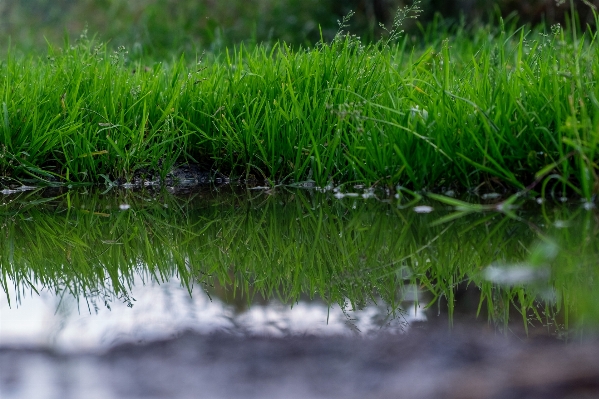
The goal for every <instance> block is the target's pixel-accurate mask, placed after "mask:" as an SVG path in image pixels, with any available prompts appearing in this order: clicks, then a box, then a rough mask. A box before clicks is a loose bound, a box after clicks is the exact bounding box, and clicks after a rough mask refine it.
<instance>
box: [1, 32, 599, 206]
mask: <svg viewBox="0 0 599 399" xmlns="http://www.w3.org/2000/svg"><path fill="white" fill-rule="evenodd" d="M395 29H396V30H395V31H394V32H395V33H397V35H398V36H396V39H397V40H387V39H385V40H381V41H379V42H378V43H375V44H370V45H365V44H363V43H362V42H361V41H360V40H359V39H358V38H356V37H353V36H349V35H346V34H344V33H343V32H340V33H339V34H338V35H337V36H336V38H335V40H333V42H331V43H321V44H320V45H318V46H316V47H314V48H309V49H302V48H295V49H292V48H290V47H288V46H286V45H285V44H284V43H277V44H275V45H272V46H271V45H257V46H254V47H251V48H248V47H245V46H243V45H240V46H237V47H235V48H231V49H228V50H226V51H224V52H222V53H218V54H212V53H210V54H204V55H201V56H198V57H196V58H194V57H191V56H189V55H187V56H184V55H181V56H180V57H179V58H176V59H173V61H172V62H157V63H153V64H144V63H141V62H132V61H129V59H128V52H127V49H125V48H123V47H120V48H118V49H116V50H115V51H112V50H111V49H109V48H108V47H107V46H106V45H102V44H98V43H95V42H94V41H93V40H89V39H88V38H87V37H86V36H85V35H82V37H81V38H80V40H78V41H77V42H76V43H74V44H69V43H65V45H64V47H62V48H54V47H50V48H49V50H48V54H47V56H46V55H44V56H39V55H26V56H16V55H15V54H16V53H17V52H18V51H17V49H13V50H12V51H11V53H9V55H8V56H7V58H6V59H5V60H3V61H2V62H0V74H1V76H2V80H1V81H0V92H2V93H3V95H2V98H1V99H0V103H1V104H0V105H1V107H2V109H1V112H0V119H1V123H0V132H1V134H0V137H2V145H1V147H0V175H2V176H4V177H5V179H4V181H5V182H6V181H15V180H17V181H21V182H31V181H38V182H51V183H61V184H62V183H68V184H75V183H82V182H104V181H105V180H106V179H108V180H110V181H114V180H116V179H121V180H125V181H130V180H131V179H133V177H134V176H136V173H137V175H139V171H143V170H147V171H149V172H148V173H150V174H152V175H156V174H157V175H161V176H162V177H165V176H166V174H168V172H169V171H170V170H171V169H172V167H173V165H176V164H180V163H182V162H189V163H192V164H196V165H202V166H203V167H204V168H205V170H207V171H209V170H213V171H216V170H217V171H219V172H220V173H223V174H225V175H227V176H231V177H232V178H236V177H243V178H251V177H257V178H260V179H265V180H267V181H270V182H281V181H285V182H301V181H306V180H313V181H315V182H316V184H317V185H320V186H325V185H327V184H328V183H329V182H331V181H333V182H335V183H340V182H360V183H363V184H367V185H372V184H379V185H386V186H389V187H395V186H396V185H401V186H405V187H410V188H413V189H418V190H420V189H434V188H438V187H448V188H457V189H471V188H473V187H477V186H479V185H485V186H488V187H489V188H490V189H495V190H497V189H504V190H512V191H517V190H522V189H524V188H525V187H527V186H529V185H531V184H535V190H537V191H538V192H542V191H545V190H555V191H559V192H565V191H570V192H574V193H575V194H576V195H578V196H580V197H584V198H587V199H591V198H592V196H593V195H594V194H596V193H597V192H598V191H599V177H598V173H599V167H598V162H597V160H598V157H599V155H598V146H599V101H598V100H597V99H598V98H599V87H598V86H597V81H598V75H599V61H598V60H599V44H598V43H597V40H596V39H597V32H596V31H591V30H587V31H585V32H576V31H570V30H565V29H562V28H560V27H559V26H554V27H551V28H550V29H549V28H546V29H544V28H542V27H539V28H535V29H533V30H530V29H527V28H525V27H517V26H515V25H513V26H503V25H500V26H499V27H497V28H493V27H488V26H487V27H479V28H473V29H463V28H458V29H455V30H452V31H447V30H445V31H433V30H431V31H429V32H425V34H424V35H423V39H422V40H423V42H421V43H415V42H414V38H411V37H402V36H399V32H400V31H399V25H397V26H396V27H395ZM431 29H433V28H431ZM392 33H393V32H392ZM3 184H4V183H3Z"/></svg>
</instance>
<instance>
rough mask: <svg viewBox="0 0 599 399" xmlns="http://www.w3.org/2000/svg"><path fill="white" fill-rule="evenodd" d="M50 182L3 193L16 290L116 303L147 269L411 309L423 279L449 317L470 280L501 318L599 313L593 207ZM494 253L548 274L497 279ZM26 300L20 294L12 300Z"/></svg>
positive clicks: (6, 257) (1, 266)
mask: <svg viewBox="0 0 599 399" xmlns="http://www.w3.org/2000/svg"><path fill="white" fill-rule="evenodd" d="M55 193H56V192H55ZM48 194H49V193H45V194H43V195H41V196H40V195H39V194H38V193H22V194H19V195H13V196H11V197H5V199H4V202H5V203H4V205H2V206H0V225H1V226H2V232H3V238H2V240H0V273H1V275H0V286H1V287H2V289H3V290H4V291H5V292H6V295H8V291H9V290H8V285H9V284H10V285H13V284H14V285H15V287H16V290H15V291H16V292H18V293H19V295H29V294H28V292H29V293H32V291H31V290H32V288H33V289H39V288H40V287H41V288H43V289H44V290H47V291H49V292H52V293H55V294H56V295H58V296H62V295H65V294H69V295H73V296H75V297H76V298H79V299H80V300H81V303H82V304H84V303H85V301H89V302H88V303H90V302H94V300H95V301H97V302H98V303H100V304H102V303H104V301H107V303H108V304H109V303H110V302H111V301H117V300H121V301H122V300H129V298H130V296H131V294H130V292H131V285H132V284H133V281H134V279H135V278H136V277H140V279H141V281H144V282H147V281H157V282H159V283H160V282H163V281H167V280H169V279H170V278H172V277H173V276H177V277H178V278H179V279H180V280H181V283H182V284H183V285H184V286H185V287H187V288H188V289H189V291H190V293H191V292H192V291H193V294H194V295H203V293H202V292H201V290H202V289H205V290H207V291H208V292H209V294H210V295H217V294H218V292H216V291H215V290H214V289H213V287H215V286H220V287H227V288H228V289H230V290H233V291H234V292H237V294H241V295H248V297H249V298H250V299H251V298H252V296H253V295H261V296H262V297H264V298H277V299H281V300H282V301H284V302H286V303H288V304H291V305H292V304H294V303H295V302H296V301H298V300H299V299H300V297H301V296H303V297H310V298H313V297H319V298H322V299H323V300H324V301H326V302H327V303H329V304H335V303H337V304H339V305H340V306H341V307H342V308H344V309H346V310H348V311H350V310H352V309H357V308H360V307H361V306H363V305H365V304H367V303H368V302H369V301H371V300H375V301H382V303H384V304H386V305H387V306H388V308H389V311H390V314H391V313H395V314H396V315H400V314H401V310H400V307H401V305H402V301H403V300H405V299H406V298H405V295H407V294H406V289H408V288H409V287H412V286H416V287H418V288H419V290H420V291H421V292H422V293H423V296H422V298H423V301H424V303H421V305H424V306H429V307H430V308H431V310H430V311H431V313H432V314H435V313H436V312H437V308H438V306H443V307H445V306H446V307H447V308H448V313H449V315H450V317H451V316H452V315H453V312H454V307H455V306H457V305H459V304H460V300H459V299H457V298H456V296H455V294H456V292H457V291H458V287H462V288H463V287H464V285H470V286H472V287H473V288H474V289H475V290H476V289H478V290H479V292H480V302H479V303H478V314H479V317H481V318H483V319H484V318H488V320H489V322H492V323H495V324H496V325H497V326H498V327H500V328H504V327H506V326H508V323H523V324H524V326H525V327H526V328H528V327H529V326H537V327H538V326H545V327H546V328H547V329H548V330H549V331H550V332H552V333H557V334H564V333H567V332H568V331H570V329H574V327H581V326H583V325H584V326H589V327H590V326H593V327H596V326H597V325H598V324H599V308H598V307H597V301H598V299H599V298H598V295H599V291H598V290H597V287H596V285H597V283H596V282H597V278H598V276H597V273H598V272H599V269H598V268H597V267H596V266H597V258H598V256H599V246H598V244H599V240H597V231H598V229H597V227H598V225H597V220H596V218H595V217H594V215H593V213H591V212H587V211H584V210H583V209H582V208H578V209H566V208H564V207H561V208H558V209H553V208H543V209H544V212H545V213H544V214H542V213H539V212H534V213H531V212H529V211H526V210H525V209H520V210H515V211H514V215H513V217H506V216H504V215H501V214H499V213H497V212H490V213H486V214H482V215H480V214H479V215H475V214H469V215H465V216H463V217H462V218H458V219H454V220H452V221H450V222H448V223H444V224H434V222H435V221H436V220H438V219H439V218H442V217H443V216H444V215H445V213H444V212H443V211H441V210H440V209H441V208H442V205H441V204H439V203H434V204H432V205H434V206H435V208H437V211H436V212H433V213H431V214H426V215H422V214H417V213H416V212H413V210H412V209H410V208H407V209H405V208H403V207H402V206H400V203H398V202H390V203H383V202H378V201H375V200H362V199H357V198H345V199H343V200H337V199H335V198H333V196H331V195H330V194H329V195H327V194H319V193H312V192H308V191H302V190H281V191H280V192H279V193H278V194H277V195H265V194H263V193H254V195H255V197H253V198H252V197H250V198H248V197H247V196H246V195H240V194H237V195H230V194H229V195H226V194H221V195H216V194H214V192H204V193H196V194H194V195H192V196H190V197H188V198H183V197H174V196H172V195H169V194H168V193H166V192H131V191H118V192H117V193H116V195H114V193H111V194H110V195H102V194H99V193H95V194H94V193H88V192H87V191H83V190H80V191H79V192H77V191H74V190H72V191H66V192H62V193H60V192H59V193H56V194H55V196H54V197H49V196H48ZM121 204H129V205H130V206H131V208H130V209H129V210H127V211H122V210H120V209H119V205H121ZM490 265H495V266H497V267H499V268H504V267H505V269H502V270H504V272H503V273H504V274H505V275H509V274H510V271H511V270H512V268H516V269H514V270H518V268H524V269H525V270H527V271H528V272H529V273H533V274H534V273H538V275H539V276H541V278H540V279H538V280H533V281H523V280H518V281H514V282H511V283H502V282H500V281H493V280H489V279H487V275H486V273H487V270H488V269H487V267H488V266H490ZM194 286H195V291H194V288H193V287H194ZM198 291H199V292H198ZM18 300H19V298H15V297H9V301H10V302H11V304H12V305H13V306H15V304H17V303H18ZM474 306H475V309H476V303H475V304H474ZM84 307H85V305H84Z"/></svg>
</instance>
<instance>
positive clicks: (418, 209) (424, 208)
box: [412, 205, 434, 213]
mask: <svg viewBox="0 0 599 399" xmlns="http://www.w3.org/2000/svg"><path fill="white" fill-rule="evenodd" d="M412 209H413V210H414V212H416V213H431V212H432V211H434V209H433V207H432V206H428V205H419V206H415V207H414V208H412Z"/></svg>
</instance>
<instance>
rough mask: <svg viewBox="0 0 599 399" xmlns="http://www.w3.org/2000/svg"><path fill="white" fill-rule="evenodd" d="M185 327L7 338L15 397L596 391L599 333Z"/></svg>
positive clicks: (581, 394)
mask: <svg viewBox="0 0 599 399" xmlns="http://www.w3.org/2000/svg"><path fill="white" fill-rule="evenodd" d="M470 331H471V332H469V333H466V332H464V331H454V332H452V333H451V334H447V333H438V332H435V333H428V332H424V333H421V332H420V331H415V332H414V333H412V334H409V335H407V336H390V335H378V336H376V337H368V338H347V337H291V338H268V337H249V338H248V337H235V336H231V335H210V336H199V335H195V334H192V333H186V334H183V335H181V336H179V337H176V338H173V339H170V340H164V341H157V342H150V343H145V344H123V345H120V346H117V347H114V348H112V349H110V350H109V351H107V352H105V353H102V354H58V353H53V352H51V351H45V350H34V349H15V348H0V370H2V372H1V375H0V397H2V399H9V398H27V399H33V398H64V399H66V398H87V399H89V398H103V399H110V398H123V399H125V398H198V397H202V398H237V397H239V398H333V397H343V398H397V397H405V398H510V399H514V398H544V399H548V398H566V397H568V398H596V397H599V341H598V340H589V341H585V342H582V343H581V342H577V343H570V344H565V343H563V342H559V341H555V340H551V339H548V338H542V339H538V340H533V341H531V342H523V341H520V340H516V339H507V338H505V337H503V336H498V335H496V334H495V333H493V332H491V331H485V332H480V330H479V331H477V332H476V333H473V332H472V330H470Z"/></svg>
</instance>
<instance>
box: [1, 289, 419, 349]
mask: <svg viewBox="0 0 599 399" xmlns="http://www.w3.org/2000/svg"><path fill="white" fill-rule="evenodd" d="M38 291H39V292H40V295H35V294H34V295H28V296H27V297H25V298H23V299H22V301H21V303H20V304H19V306H18V307H12V308H10V307H9V306H8V301H7V299H6V298H2V299H1V301H0V311H1V312H0V337H2V339H1V341H0V342H1V343H2V345H15V344H17V345H28V346H31V345H33V346H42V347H44V346H49V347H53V348H58V349H60V350H65V351H77V350H94V349H101V348H106V347H110V346H112V345H114V344H116V343H120V342H139V341H147V340H153V339H159V338H167V337H170V336H173V335H177V334H180V333H182V332H184V331H188V330H190V331H195V332H198V333H202V334H211V333H215V332H227V333H229V334H234V335H243V336H249V335H268V336H289V335H305V334H308V335H348V334H352V335H353V334H355V333H362V334H369V333H372V332H378V331H386V332H388V333H389V332H391V333H404V332H406V331H407V330H408V329H409V326H410V323H413V322H415V321H424V320H426V316H425V314H424V312H423V311H422V310H421V309H420V308H419V307H418V306H417V305H416V306H415V305H414V303H410V302H406V303H405V304H404V306H405V310H404V311H401V312H400V313H398V314H397V315H396V316H395V317H391V316H392V315H390V314H389V313H388V309H386V307H385V306H384V305H382V304H379V305H377V304H374V303H371V304H369V305H368V306H366V307H365V308H363V309H361V310H358V311H355V312H352V313H351V316H349V315H348V314H347V313H346V312H344V311H343V309H341V308H340V307H339V306H338V305H332V306H330V307H328V306H327V305H326V304H325V303H324V302H322V301H319V300H313V301H303V300H302V301H299V302H298V303H296V304H295V305H293V308H291V307H290V306H288V305H285V304H283V303H281V302H279V301H277V300H273V301H269V302H264V303H262V304H253V305H252V306H251V307H248V308H246V309H243V310H241V311H239V309H235V307H234V306H233V305H230V304H227V303H225V302H223V301H221V300H220V299H219V298H217V297H212V298H213V300H210V297H209V296H208V295H206V294H205V293H204V292H201V291H200V292H194V293H193V294H192V295H189V292H188V291H187V290H186V289H185V288H184V287H183V286H182V285H181V282H180V281H179V280H178V279H176V278H173V279H171V280H170V281H168V282H165V283H163V284H160V285H158V284H156V283H149V284H146V285H144V284H143V283H142V282H141V281H136V282H135V284H134V286H133V288H132V290H131V293H130V299H131V300H132V298H135V299H134V302H133V303H130V302H127V301H125V302H123V301H114V302H112V303H111V304H110V309H109V308H108V307H107V306H105V304H102V305H100V306H99V304H97V303H96V302H95V301H94V300H93V299H91V298H90V299H88V301H87V302H86V301H85V299H83V300H79V301H78V300H77V298H73V297H72V296H69V295H66V296H64V297H62V298H61V297H57V296H55V295H53V294H51V293H49V292H47V291H44V290H42V288H41V287H38ZM11 295H14V292H12V293H11ZM131 305H133V306H131Z"/></svg>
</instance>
